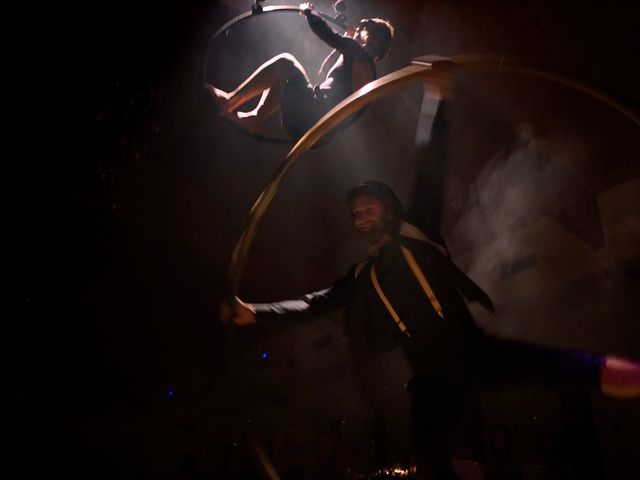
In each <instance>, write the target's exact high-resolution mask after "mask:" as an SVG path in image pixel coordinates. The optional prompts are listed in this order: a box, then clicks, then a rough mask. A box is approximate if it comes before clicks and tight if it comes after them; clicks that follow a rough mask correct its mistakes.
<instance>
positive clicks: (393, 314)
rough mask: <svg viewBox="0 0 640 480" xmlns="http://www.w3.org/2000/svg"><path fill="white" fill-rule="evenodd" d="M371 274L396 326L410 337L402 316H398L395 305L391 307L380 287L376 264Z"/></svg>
mask: <svg viewBox="0 0 640 480" xmlns="http://www.w3.org/2000/svg"><path fill="white" fill-rule="evenodd" d="M369 272H370V274H371V282H372V283H373V287H374V288H375V289H376V292H377V293H378V296H379V297H380V300H382V303H384V306H385V307H387V310H388V311H389V313H390V314H391V317H392V318H393V320H394V321H395V322H396V325H398V328H399V329H400V331H402V333H404V334H406V335H407V336H410V335H409V331H408V330H407V326H406V325H405V324H404V322H403V321H402V320H400V315H398V312H396V310H395V309H394V308H393V305H391V302H390V301H389V299H388V298H387V296H386V295H385V294H384V292H383V291H382V288H381V287H380V282H378V275H377V274H376V265H375V264H373V265H371V270H369Z"/></svg>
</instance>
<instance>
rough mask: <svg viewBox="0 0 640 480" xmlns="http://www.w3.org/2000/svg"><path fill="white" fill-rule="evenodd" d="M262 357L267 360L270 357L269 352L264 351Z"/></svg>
mask: <svg viewBox="0 0 640 480" xmlns="http://www.w3.org/2000/svg"><path fill="white" fill-rule="evenodd" d="M260 357H261V358H262V359H263V360H266V359H267V358H269V355H267V352H262V354H261V355H260Z"/></svg>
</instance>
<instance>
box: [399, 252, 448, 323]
mask: <svg viewBox="0 0 640 480" xmlns="http://www.w3.org/2000/svg"><path fill="white" fill-rule="evenodd" d="M400 249H401V250H402V254H403V255H404V259H405V260H406V261H407V263H408V264H409V267H410V268H411V271H412V272H413V274H414V275H415V277H416V279H418V283H420V286H421V287H422V290H423V291H424V294H425V295H426V296H427V298H428V299H429V301H430V302H431V306H433V309H434V310H435V311H436V313H437V314H438V315H440V318H444V315H443V314H442V305H440V302H439V301H438V299H437V298H436V295H435V293H433V290H432V289H431V285H429V282H428V281H427V279H426V278H425V277H424V274H423V273H422V270H420V267H419V266H418V263H417V262H416V259H415V258H414V257H413V253H411V251H410V250H409V249H408V248H406V247H402V246H401V247H400Z"/></svg>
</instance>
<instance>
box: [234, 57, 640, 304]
mask: <svg viewBox="0 0 640 480" xmlns="http://www.w3.org/2000/svg"><path fill="white" fill-rule="evenodd" d="M449 60H450V62H452V64H453V66H454V69H455V70H454V71H467V72H496V73H509V74H520V75H525V76H530V77H533V78H540V79H544V80H548V81H552V82H556V83H560V84H562V85H565V86H567V87H570V88H573V89H576V90H578V91H581V92H583V93H585V94H586V95H588V96H591V97H593V98H596V99H598V100H600V101H602V102H603V103H605V104H607V105H608V106H610V107H611V108H613V109H614V110H616V111H618V112H619V113H621V114H622V115H624V116H625V117H627V118H628V119H630V120H631V121H633V122H634V123H635V124H636V125H638V126H640V113H638V112H637V111H636V110H635V108H633V107H631V106H630V105H629V104H628V102H624V101H622V100H619V99H616V98H614V97H613V96H612V95H610V94H608V93H606V92H604V91H603V90H602V89H600V88H598V87H595V86H592V85H590V84H588V83H586V82H584V81H582V80H579V79H577V78H575V77H571V76H569V75H565V74H560V73H557V72H554V71H551V70H545V69H542V68H539V67H533V66H528V65H524V64H519V63H516V62H505V60H504V59H502V58H501V59H496V57H495V56H490V57H487V56H462V55H461V56H458V57H452V58H451V59H449ZM432 66H433V64H429V63H424V64H414V65H410V66H407V67H404V68H402V69H400V70H397V71H395V72H392V73H390V74H388V75H386V76H384V77H381V78H379V79H377V80H374V81H373V82H370V83H368V84H367V85H365V86H364V87H362V88H361V89H360V90H358V91H357V92H355V93H353V94H352V95H350V96H349V97H347V98H346V99H344V100H343V101H342V102H340V103H339V104H338V105H336V106H335V107H334V108H333V109H331V110H330V111H329V112H328V113H327V114H326V115H324V116H323V117H322V118H321V119H320V120H318V122H317V123H316V124H315V125H314V126H313V127H311V128H310V129H309V130H308V131H307V132H306V133H305V134H304V135H303V136H302V137H301V138H300V140H298V142H297V143H296V144H295V145H294V146H293V148H292V149H291V150H290V151H289V154H288V155H287V157H286V158H285V159H284V160H283V161H282V162H281V164H280V165H279V166H278V168H277V170H276V171H275V173H274V174H273V176H272V177H271V179H270V181H269V183H267V185H266V187H265V189H264V190H263V191H262V193H261V194H260V196H259V197H258V199H257V200H256V202H255V203H254V205H253V207H252V208H251V211H250V213H249V219H248V221H247V226H246V228H245V230H244V231H243V233H242V235H241V236H240V238H239V239H238V242H237V243H236V246H235V249H234V251H233V255H232V257H231V262H230V265H229V273H228V285H229V292H230V295H231V298H233V297H235V296H236V295H237V293H238V290H239V287H240V282H241V281H242V276H243V275H244V269H245V266H246V260H247V257H248V254H249V251H250V249H251V245H252V243H253V240H254V238H255V235H256V233H257V229H258V226H259V224H260V221H261V220H262V218H263V216H264V214H265V213H266V211H267V209H268V207H269V204H270V203H271V201H272V200H273V198H274V197H275V195H276V193H277V192H278V190H279V188H280V185H281V184H282V182H283V180H284V177H285V176H286V174H287V173H288V172H289V170H290V169H291V168H292V167H293V165H294V163H295V162H296V160H297V159H298V158H299V157H300V155H301V154H302V153H303V152H306V151H307V150H309V149H311V148H312V147H313V146H314V145H315V144H316V143H317V142H318V141H319V140H320V139H321V138H322V137H323V136H324V135H326V134H327V133H329V132H330V131H331V130H332V129H333V128H335V127H336V126H338V125H339V124H340V123H341V122H342V121H343V120H345V119H346V118H348V117H349V116H350V115H352V114H353V113H355V112H357V111H358V110H360V109H361V108H363V107H364V106H366V105H368V104H370V103H372V102H373V101H375V100H377V99H379V98H382V97H384V96H386V95H388V94H389V93H391V92H392V91H394V90H396V89H397V88H399V87H402V86H404V85H407V84H410V83H414V82H416V81H422V82H424V81H427V82H428V81H433V80H434V79H436V78H438V77H439V76H440V75H441V74H442V73H441V72H438V71H434V70H433V69H432ZM439 78H440V79H442V77H439Z"/></svg>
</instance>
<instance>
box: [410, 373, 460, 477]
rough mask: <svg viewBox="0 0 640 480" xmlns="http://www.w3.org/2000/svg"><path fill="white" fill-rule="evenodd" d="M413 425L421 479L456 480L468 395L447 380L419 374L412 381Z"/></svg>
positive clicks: (415, 451) (418, 472) (417, 463)
mask: <svg viewBox="0 0 640 480" xmlns="http://www.w3.org/2000/svg"><path fill="white" fill-rule="evenodd" d="M408 391H409V394H410V396H411V429H412V433H413V447H414V453H415V458H416V466H417V478H418V479H420V480H454V479H457V478H458V477H457V476H456V474H455V471H454V469H453V466H452V464H451V454H452V451H453V447H454V443H455V439H456V436H457V434H458V432H459V429H460V427H461V425H462V420H463V417H464V412H465V408H466V406H467V403H468V402H467V400H468V398H469V397H468V395H467V394H466V392H465V390H464V389H463V388H459V387H454V386H450V385H447V383H446V382H442V381H433V380H431V379H425V378H420V377H416V378H414V379H413V380H411V382H410V383H409V386H408Z"/></svg>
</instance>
